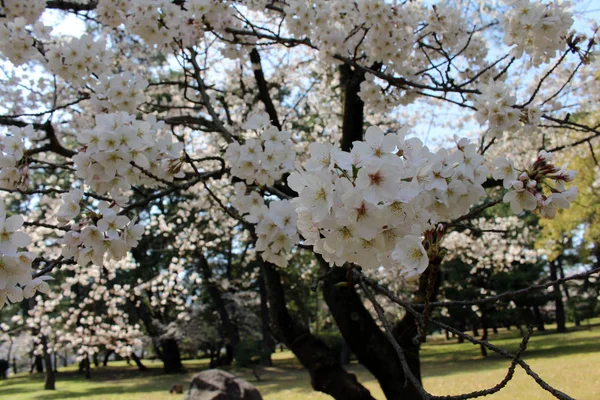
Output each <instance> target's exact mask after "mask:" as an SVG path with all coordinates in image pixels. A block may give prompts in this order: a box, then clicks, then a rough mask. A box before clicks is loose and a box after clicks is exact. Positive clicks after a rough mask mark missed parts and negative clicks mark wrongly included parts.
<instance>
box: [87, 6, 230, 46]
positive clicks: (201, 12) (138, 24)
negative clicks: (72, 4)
mask: <svg viewBox="0 0 600 400" xmlns="http://www.w3.org/2000/svg"><path fill="white" fill-rule="evenodd" d="M98 14H99V17H100V20H101V21H102V22H104V23H106V24H107V25H110V26H115V27H116V26H118V25H120V24H125V26H126V27H127V29H128V30H129V31H130V32H131V33H133V34H136V35H139V36H140V37H141V38H142V39H144V40H145V41H146V42H147V43H150V44H153V45H156V46H157V47H158V48H163V47H166V46H168V45H170V44H173V43H174V40H177V41H179V42H180V43H181V44H182V45H183V46H184V47H189V46H193V45H194V44H196V43H197V42H198V40H199V38H201V37H202V36H203V32H204V31H205V30H208V29H209V27H210V29H215V30H219V31H223V32H224V31H225V28H231V27H234V26H236V25H239V22H238V21H237V20H236V19H235V18H234V17H233V10H232V9H231V8H230V4H229V2H227V1H223V2H221V1H218V2H217V1H212V0H188V1H186V2H185V7H181V6H179V5H176V4H174V3H173V2H172V1H170V0H132V1H123V0H100V1H99V2H98Z"/></svg>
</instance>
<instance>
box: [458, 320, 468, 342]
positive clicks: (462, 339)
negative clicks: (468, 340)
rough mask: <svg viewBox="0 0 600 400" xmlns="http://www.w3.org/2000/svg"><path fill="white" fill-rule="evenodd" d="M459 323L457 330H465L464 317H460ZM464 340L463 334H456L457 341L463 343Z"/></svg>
mask: <svg viewBox="0 0 600 400" xmlns="http://www.w3.org/2000/svg"><path fill="white" fill-rule="evenodd" d="M459 324H460V325H459V330H460V331H461V332H464V331H466V330H467V326H466V325H467V323H466V321H465V319H464V318H461V319H460V321H459ZM464 342H465V337H464V336H462V335H459V336H458V343H464Z"/></svg>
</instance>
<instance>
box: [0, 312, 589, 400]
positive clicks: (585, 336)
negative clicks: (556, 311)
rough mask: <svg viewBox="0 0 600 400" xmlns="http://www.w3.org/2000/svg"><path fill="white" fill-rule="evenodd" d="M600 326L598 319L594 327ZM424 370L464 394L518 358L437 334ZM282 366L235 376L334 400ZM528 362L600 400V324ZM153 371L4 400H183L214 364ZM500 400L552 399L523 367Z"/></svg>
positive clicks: (569, 389)
mask: <svg viewBox="0 0 600 400" xmlns="http://www.w3.org/2000/svg"><path fill="white" fill-rule="evenodd" d="M594 322H596V321H594ZM490 342H492V343H494V344H496V345H498V346H500V347H503V348H506V349H508V350H509V351H513V352H514V351H515V350H516V349H517V348H518V346H519V343H520V342H521V338H520V337H519V335H518V331H516V330H514V329H513V330H512V331H500V333H499V334H498V335H491V337H490ZM421 357H422V372H423V376H424V386H425V388H426V389H427V390H428V391H429V392H430V393H432V394H436V395H442V394H458V393H464V392H469V391H474V390H479V389H485V388H488V387H492V386H494V385H495V384H497V383H498V382H500V381H501V380H502V378H503V377H504V375H505V374H506V371H507V368H508V366H509V365H510V360H509V359H506V358H502V357H500V356H497V355H495V354H490V355H489V356H488V357H487V358H486V359H483V358H482V357H481V355H480V353H479V347H478V346H473V345H471V344H468V343H466V344H457V343H455V341H446V340H445V339H444V338H443V337H441V336H437V337H436V336H434V337H432V338H430V339H429V340H428V343H426V344H425V345H424V346H423V349H422V352H421ZM273 359H274V367H270V368H261V369H260V377H261V380H260V381H259V382H257V381H256V379H255V378H254V376H253V374H252V371H251V370H249V369H241V370H234V371H233V372H234V373H236V374H238V375H240V376H241V377H243V378H244V379H246V380H248V381H249V382H251V383H253V384H254V385H256V386H257V387H258V388H259V390H260V391H261V393H262V395H263V398H264V399H265V400H279V399H286V400H288V399H289V400H300V399H302V400H318V399H330V397H329V396H327V395H324V394H321V393H317V392H314V391H313V390H312V388H311V387H310V381H309V377H308V374H307V373H306V372H305V371H304V370H303V369H302V367H301V366H300V365H299V363H298V362H297V360H296V359H295V358H294V357H293V355H292V354H291V353H290V352H289V351H284V352H281V353H276V354H274V355H273ZM524 359H525V361H526V362H527V363H529V364H530V365H531V367H532V368H533V369H534V371H536V372H537V373H539V375H540V376H541V377H542V378H543V379H545V380H546V381H547V382H548V383H549V384H551V385H553V386H554V387H556V388H557V389H560V390H562V391H564V392H565V393H567V394H569V395H571V396H572V397H574V398H576V399H589V400H597V399H600V368H598V366H599V365H600V326H599V325H596V324H593V325H592V326H584V327H582V328H580V329H578V330H573V331H571V332H569V333H567V334H550V333H543V332H536V334H535V335H534V337H533V338H532V339H531V341H530V344H529V346H528V348H527V351H526V352H525V356H524ZM144 363H145V364H146V365H147V366H148V367H149V368H150V370H149V371H148V372H145V373H140V372H138V371H137V369H136V367H135V366H127V365H125V363H124V362H111V363H110V364H109V366H108V367H106V368H102V367H100V368H92V379H91V380H89V381H86V380H85V379H83V377H82V376H81V375H78V374H77V373H76V372H75V367H74V366H70V367H67V368H61V369H59V374H58V378H57V384H56V386H57V390H56V391H44V390H41V388H42V387H43V376H41V375H29V374H18V375H17V376H14V377H11V378H9V379H7V380H5V381H0V399H7V400H8V399H10V400H12V399H14V400H29V399H36V400H38V399H39V400H52V399H57V400H58V399H83V398H85V399H94V400H111V399H127V400H159V399H165V398H166V399H173V400H176V399H182V398H183V396H182V395H169V393H168V390H169V388H170V387H171V385H172V384H174V383H183V384H185V385H186V386H187V384H188V383H189V381H190V380H191V377H192V376H193V375H194V374H195V373H196V372H197V371H199V370H201V369H204V368H206V367H207V362H206V360H192V361H185V366H186V368H187V369H188V370H189V372H188V373H186V374H181V375H163V374H161V367H162V364H161V363H160V362H158V361H156V362H152V361H149V360H145V361H144ZM349 369H350V371H352V372H353V373H355V374H357V375H358V378H359V381H361V382H362V383H363V384H364V385H365V386H366V387H367V388H368V389H369V390H370V391H371V393H372V394H373V396H374V397H375V398H377V399H384V396H383V394H382V392H381V389H380V388H379V385H378V384H377V381H376V380H375V379H374V378H373V377H372V376H371V375H370V374H369V373H368V372H367V371H366V370H365V369H364V368H362V367H361V366H360V365H358V364H353V365H351V366H349ZM490 397H491V398H492V399H495V400H504V399H505V400H514V399H527V400H530V399H531V400H533V399H551V398H552V397H551V396H550V395H549V394H548V393H546V392H545V391H544V390H543V389H541V388H540V387H539V386H537V384H536V383H535V382H534V381H533V379H532V378H530V377H529V376H527V375H526V374H525V373H524V371H523V370H522V369H521V368H517V372H516V374H515V377H514V378H513V379H512V380H511V381H510V382H509V383H508V385H507V386H506V388H504V389H503V390H502V391H500V392H499V393H497V394H495V395H493V396H490Z"/></svg>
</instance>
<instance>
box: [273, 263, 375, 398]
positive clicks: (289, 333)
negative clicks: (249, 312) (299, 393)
mask: <svg viewBox="0 0 600 400" xmlns="http://www.w3.org/2000/svg"><path fill="white" fill-rule="evenodd" d="M262 267H263V272H264V277H265V283H266V287H267V294H268V297H269V314H270V316H271V321H272V322H273V325H274V326H273V328H274V333H275V336H276V337H277V339H278V340H280V341H281V342H283V343H285V345H286V346H287V347H288V348H289V349H290V350H292V352H293V353H294V355H296V357H298V360H299V361H300V363H301V364H302V365H303V366H304V367H305V368H306V369H307V370H308V372H309V374H310V378H311V385H312V387H313V388H314V389H315V390H318V391H320V392H323V393H327V394H329V395H330V396H332V397H333V398H335V399H337V400H374V399H373V397H372V396H371V394H370V393H369V391H368V390H367V389H366V388H365V387H364V386H362V385H361V384H360V383H359V382H358V380H357V379H356V376H355V375H354V374H351V373H348V372H347V371H346V370H344V368H343V367H342V365H341V364H340V362H339V355H336V354H333V352H332V351H331V349H330V348H329V347H327V345H326V344H325V343H324V342H323V341H322V340H320V339H319V338H317V337H316V336H314V335H312V334H311V333H310V332H309V331H308V327H306V326H302V325H301V322H300V321H298V320H294V319H293V318H292V317H291V315H290V314H289V312H288V309H287V306H286V300H285V294H284V290H283V286H282V284H281V275H280V274H279V271H278V270H277V269H276V267H275V266H273V265H272V264H269V263H266V262H264V263H262Z"/></svg>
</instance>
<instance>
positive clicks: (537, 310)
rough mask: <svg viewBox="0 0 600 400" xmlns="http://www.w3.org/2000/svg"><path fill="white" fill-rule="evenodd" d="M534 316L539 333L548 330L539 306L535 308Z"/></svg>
mask: <svg viewBox="0 0 600 400" xmlns="http://www.w3.org/2000/svg"><path fill="white" fill-rule="evenodd" d="M533 315H535V325H536V326H537V329H538V331H540V332H543V331H545V330H546V328H545V327H544V318H543V317H542V313H541V312H540V306H538V305H537V304H536V305H534V306H533Z"/></svg>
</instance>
